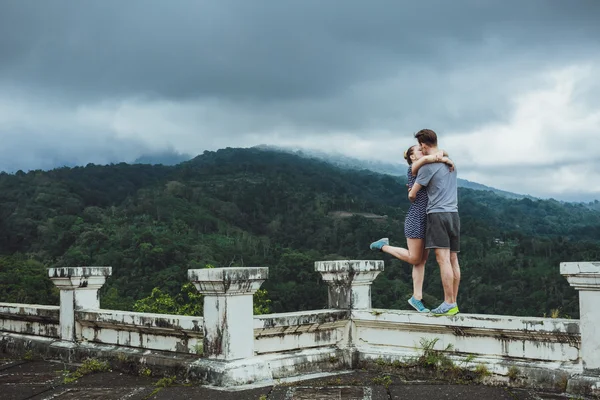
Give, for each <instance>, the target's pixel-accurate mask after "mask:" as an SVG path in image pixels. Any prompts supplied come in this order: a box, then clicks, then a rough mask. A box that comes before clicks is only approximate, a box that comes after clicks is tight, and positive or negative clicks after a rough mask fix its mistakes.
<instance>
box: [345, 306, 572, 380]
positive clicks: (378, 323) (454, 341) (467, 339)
mask: <svg viewBox="0 0 600 400" xmlns="http://www.w3.org/2000/svg"><path fill="white" fill-rule="evenodd" d="M352 323H353V325H354V330H355V333H354V334H355V335H356V337H357V338H358V341H357V343H355V346H356V348H357V350H358V353H359V358H360V360H366V361H368V360H371V361H372V360H380V359H383V360H385V361H387V362H393V361H406V360H409V359H414V358H415V357H418V356H420V355H421V354H423V351H424V347H429V346H430V345H433V346H432V347H431V348H432V349H434V350H438V351H444V350H445V349H449V351H447V352H446V353H447V355H449V356H451V357H452V358H454V359H456V360H460V361H465V360H466V359H467V358H468V359H469V360H470V364H484V365H486V367H487V368H488V369H489V370H490V371H491V372H493V373H496V374H498V375H505V376H506V375H508V373H509V369H510V368H511V367H515V366H518V367H519V368H520V369H523V368H527V369H546V370H548V371H551V373H549V374H546V376H547V378H548V380H552V381H554V382H555V383H557V382H559V381H561V380H564V379H565V376H566V377H568V376H569V375H571V374H573V373H581V372H582V368H581V358H580V357H581V351H580V350H581V335H580V332H579V321H578V320H571V319H550V318H530V317H510V316H500V315H479V314H459V315H457V316H456V317H453V318H447V317H433V316H429V315H427V314H419V313H415V312H411V311H392V310H375V309H374V310H355V311H353V312H352ZM374 338H376V339H375V340H374Z"/></svg>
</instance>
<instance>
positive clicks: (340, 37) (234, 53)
mask: <svg viewBox="0 0 600 400" xmlns="http://www.w3.org/2000/svg"><path fill="white" fill-rule="evenodd" d="M598 20H600V2H599V1H596V0H587V1H586V0H574V1H562V0H528V1H517V0H511V1H485V0H462V1H447V0H435V1H425V2H408V1H383V0H375V1H362V0H361V1H354V0H344V1H327V0H297V1H275V0H272V1H266V0H256V1H245V0H238V1H232V0H218V1H217V0H215V1H191V0H190V1H183V0H170V1H162V0H128V1H115V0H103V1H78V0H71V1H64V0H45V1H35V0H20V1H3V2H0V138H2V141H3V142H6V143H8V145H6V146H4V148H0V158H2V160H3V165H4V167H3V168H6V169H11V170H14V169H15V168H9V167H11V166H12V167H14V166H17V165H18V168H27V165H29V168H40V167H44V166H46V165H48V166H53V165H54V164H56V163H57V162H60V160H62V159H63V158H66V160H67V161H68V162H70V163H84V164H85V163H86V162H101V160H107V162H110V161H113V160H115V161H116V160H117V159H123V160H133V159H135V158H136V157H139V156H140V155H141V154H143V151H151V152H155V151H160V150H161V149H163V148H165V146H167V147H168V146H169V145H172V146H173V148H174V149H175V150H176V151H186V152H188V151H194V152H201V151H202V150H204V149H215V148H218V147H225V146H246V145H254V144H259V143H269V144H281V145H284V144H294V143H296V144H297V143H300V142H302V144H303V145H305V147H307V146H310V145H312V143H314V146H315V147H317V148H319V149H320V150H328V149H337V150H339V151H343V152H344V151H345V152H346V153H348V154H351V155H361V156H369V155H370V156H373V157H375V158H378V157H383V154H382V152H381V150H382V147H381V145H380V144H381V143H383V142H385V141H388V140H397V138H398V137H399V135H406V140H404V139H403V140H401V143H399V142H395V145H398V146H400V147H401V148H404V147H405V146H406V145H408V143H409V141H410V140H411V138H410V133H411V132H414V131H416V130H418V129H420V128H421V127H423V126H428V127H433V128H435V129H436V130H437V129H440V130H441V131H442V132H444V139H448V138H450V136H453V135H462V134H464V135H466V136H465V137H470V136H468V134H469V133H472V132H474V131H476V130H478V129H482V128H486V132H489V133H488V134H489V135H496V136H497V135H500V134H501V133H499V132H503V131H502V129H496V128H497V127H498V126H502V125H506V126H509V127H516V128H518V129H530V127H529V126H527V124H524V123H522V121H523V119H525V120H527V119H528V118H527V117H525V118H523V116H522V115H518V116H519V118H520V119H519V118H516V119H515V114H516V113H517V110H518V108H519V107H523V105H522V104H521V105H520V103H518V101H517V100H519V99H520V98H521V97H522V95H523V94H528V93H536V92H539V91H543V90H549V88H550V89H552V88H553V86H552V85H555V86H556V85H561V84H563V83H564V82H568V80H569V79H571V80H573V81H574V82H575V83H574V84H573V85H574V89H573V93H572V94H566V95H561V96H563V97H565V98H569V104H567V106H566V107H565V109H567V111H565V113H564V117H565V118H566V119H567V120H568V121H570V122H569V123H565V124H564V125H565V126H558V125H560V124H555V125H556V126H558V128H556V129H555V130H553V131H552V132H548V135H549V137H550V136H552V142H553V143H556V146H560V148H558V147H557V148H558V149H559V150H561V149H566V148H569V149H570V148H571V147H572V142H570V143H569V142H568V140H567V139H565V138H567V137H568V136H567V134H570V133H571V132H570V130H571V129H578V130H581V131H582V132H583V131H584V132H587V133H586V134H589V132H593V131H594V127H596V126H597V124H598V117H595V116H594V113H595V112H596V110H598V109H600V98H599V96H598V95H597V93H598V90H597V85H598V83H597V82H598V81H600V80H598V79H596V77H597V76H598V67H597V65H598V62H600V42H599V41H598V37H600V24H598ZM571 66H577V67H580V66H584V67H585V66H591V67H592V68H591V71H592V72H591V73H589V74H588V76H587V77H585V79H584V78H582V79H580V80H578V79H579V77H578V76H577V73H575V74H574V75H573V76H571V75H569V76H568V77H567V78H568V79H567V78H565V79H566V80H565V79H562V80H558V81H557V82H558V83H552V82H550V83H548V82H549V81H548V77H547V74H548V73H549V72H553V71H557V70H562V69H564V68H569V67H571ZM581 70H582V71H583V70H585V68H582V69H581ZM578 71H579V70H578ZM594 85H596V86H594ZM561 93H562V92H561ZM569 96H570V97H569ZM536 101H537V100H535V99H534V100H530V101H529V102H528V103H526V104H531V103H535V102H536ZM571 103H572V104H571ZM570 106H572V109H571V108H569V107H570ZM557 108H560V106H558V107H557ZM553 110H554V109H553ZM582 110H583V111H585V113H587V114H586V115H583V114H582V112H583V111H582ZM535 111H536V113H537V114H536V115H534V116H533V117H534V118H535V119H536V121H538V120H544V119H545V118H546V117H545V116H544V115H542V114H543V113H541V112H540V111H539V110H535ZM575 111H576V112H575ZM523 112H527V107H525V111H522V110H521V113H523ZM554 114H556V110H554ZM56 115H58V117H57V116H56ZM573 115H575V116H573ZM586 118H587V119H586ZM515 120H516V123H515ZM490 127H491V128H493V129H491V128H490ZM505 131H506V130H505ZM505 131H504V132H505ZM513 136H514V135H513ZM517 136H518V135H517ZM9 137H10V138H9ZM457 137H458V136H457ZM42 138H45V139H43V140H42ZM38 139H39V140H38ZM456 140H457V141H458V139H456ZM513 140H514V138H513ZM357 142H360V144H357ZM31 143H34V144H33V145H32V144H31ZM40 143H43V146H42V145H41V144H40ZM496 143H497V141H496ZM38 144H39V145H38ZM453 145H454V146H455V147H454V149H455V150H454V151H455V152H456V151H457V149H459V148H460V146H462V147H464V146H466V145H467V143H464V144H463V143H459V144H457V143H454V144H453ZM597 145H598V143H597V142H594V144H593V146H590V147H594V148H596V146H597ZM40 146H41V147H40ZM361 146H362V149H361ZM388 147H389V146H388ZM19 149H21V154H23V155H26V157H25V156H23V157H18V156H17V155H16V154H19V152H18V150H19ZM365 149H367V150H365ZM142 150H143V151H142ZM383 150H385V151H387V153H385V154H386V157H387V159H388V160H391V159H396V158H397V154H394V150H393V149H391V150H390V149H389V148H386V149H383ZM597 150H598V151H600V149H597ZM473 151H478V150H473ZM464 153H465V154H464V157H465V158H464V160H465V161H463V164H466V166H467V167H468V168H467V169H466V170H467V171H469V168H471V170H472V171H473V173H475V172H477V171H479V172H482V171H485V168H483V169H482V168H481V167H482V165H480V159H477V158H474V157H472V154H470V153H469V152H468V151H465V152H464ZM469 157H471V159H469ZM558 159H560V160H563V159H564V157H562V156H561V157H559V158H558ZM25 160H30V161H25ZM57 160H59V161H57ZM469 160H471V161H473V163H472V164H469ZM478 163H479V164H478ZM488 165H494V163H490V164H488ZM491 168H492V167H491ZM545 168H552V167H551V166H546V167H545ZM486 173H489V174H492V173H493V171H492V170H490V171H488V172H486ZM506 179H508V178H506ZM484 183H485V182H484ZM525 186H526V185H525ZM509 189H510V188H509Z"/></svg>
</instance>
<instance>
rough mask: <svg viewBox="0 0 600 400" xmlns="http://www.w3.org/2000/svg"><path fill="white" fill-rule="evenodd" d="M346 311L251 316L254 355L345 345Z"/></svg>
mask: <svg viewBox="0 0 600 400" xmlns="http://www.w3.org/2000/svg"><path fill="white" fill-rule="evenodd" d="M348 322H349V313H348V311H346V310H320V311H304V312H294V313H282V314H268V315H256V316H254V350H255V354H257V355H260V354H272V353H279V352H285V351H295V350H304V349H315V348H322V347H336V348H344V347H346V346H347V345H348V342H349V337H348Z"/></svg>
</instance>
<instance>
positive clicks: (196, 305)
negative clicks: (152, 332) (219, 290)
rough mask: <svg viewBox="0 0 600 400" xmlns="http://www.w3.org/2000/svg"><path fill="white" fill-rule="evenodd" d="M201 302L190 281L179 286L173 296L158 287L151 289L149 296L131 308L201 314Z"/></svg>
mask: <svg viewBox="0 0 600 400" xmlns="http://www.w3.org/2000/svg"><path fill="white" fill-rule="evenodd" d="M203 304H204V300H203V297H202V295H201V294H200V293H198V291H197V290H196V288H195V287H194V285H193V284H192V283H190V282H188V283H185V284H183V286H181V290H180V291H179V293H178V294H177V295H176V296H175V297H172V296H171V295H170V294H168V293H165V292H163V291H162V290H160V289H159V288H154V289H152V293H151V294H150V296H148V297H146V298H143V299H141V300H138V301H136V302H135V303H134V304H133V310H134V311H137V312H145V313H156V314H177V315H192V316H202V308H203Z"/></svg>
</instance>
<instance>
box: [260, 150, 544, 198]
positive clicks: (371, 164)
mask: <svg viewBox="0 0 600 400" xmlns="http://www.w3.org/2000/svg"><path fill="white" fill-rule="evenodd" d="M255 147H256V148H258V149H263V150H274V151H281V152H285V153H291V154H296V155H298V156H301V157H306V158H316V159H318V160H322V161H325V162H328V163H330V164H332V165H335V166H337V167H340V168H347V169H357V170H362V169H368V170H370V171H373V172H378V173H380V174H388V175H393V176H405V175H406V166H405V165H400V164H393V163H386V162H381V161H373V160H360V159H357V158H353V157H348V156H345V155H342V154H330V153H325V152H320V151H317V150H295V149H289V148H285V147H278V146H271V145H264V144H263V145H259V146H255ZM458 186H459V187H463V188H467V189H473V190H484V191H491V192H494V193H495V194H497V195H499V196H502V197H505V198H508V199H516V200H520V199H525V198H527V199H531V200H536V199H537V198H536V197H533V196H530V195H524V194H517V193H512V192H507V191H505V190H500V189H496V188H493V187H490V186H486V185H482V184H481V183H477V182H471V181H468V180H466V179H460V178H458Z"/></svg>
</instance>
